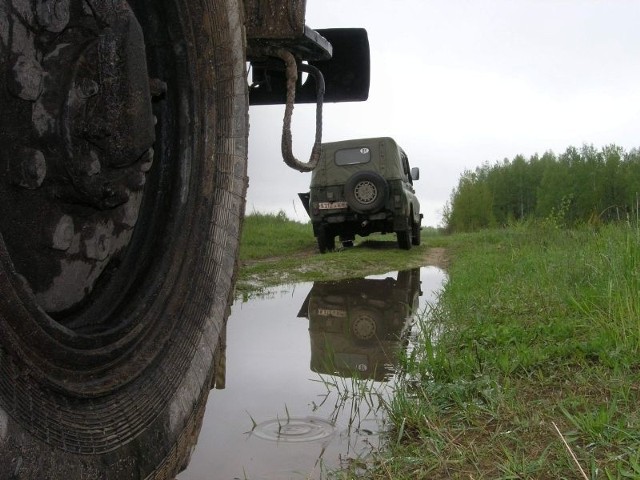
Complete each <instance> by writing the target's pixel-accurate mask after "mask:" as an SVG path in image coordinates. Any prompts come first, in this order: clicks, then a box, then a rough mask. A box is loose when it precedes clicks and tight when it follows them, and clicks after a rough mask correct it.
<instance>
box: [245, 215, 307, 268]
mask: <svg viewBox="0 0 640 480" xmlns="http://www.w3.org/2000/svg"><path fill="white" fill-rule="evenodd" d="M314 245H315V239H314V236H313V229H312V227H311V224H310V223H300V222H296V221H294V220H291V219H289V218H287V216H286V215H285V214H284V212H280V213H277V214H271V213H253V214H251V215H247V216H246V217H245V219H244V225H243V228H242V241H241V244H240V261H241V262H242V261H247V260H257V259H264V258H270V257H273V256H274V255H277V256H286V255H290V254H294V253H297V252H300V251H304V250H309V249H312V248H313V247H314Z"/></svg>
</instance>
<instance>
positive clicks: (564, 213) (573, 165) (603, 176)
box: [443, 145, 640, 232]
mask: <svg viewBox="0 0 640 480" xmlns="http://www.w3.org/2000/svg"><path fill="white" fill-rule="evenodd" d="M639 197H640V150H639V149H637V148H634V149H632V150H631V151H629V152H626V151H625V150H624V149H623V148H621V147H619V146H616V145H608V146H606V147H603V148H601V149H596V148H595V147H594V146H593V145H583V146H582V148H580V149H577V148H575V147H569V148H567V150H566V151H565V152H564V153H562V154H561V155H559V156H556V155H555V154H554V153H553V152H552V151H547V152H545V153H544V155H542V156H539V155H538V154H535V155H533V156H531V157H530V158H529V159H526V158H525V157H524V156H522V155H517V156H516V157H514V158H513V159H512V160H509V159H507V158H505V159H504V160H503V161H502V162H496V163H494V164H493V165H490V164H488V163H485V164H483V165H482V166H480V167H478V168H476V169H475V170H474V171H470V170H466V171H465V172H464V173H463V174H462V175H461V177H460V180H459V181H458V186H457V188H455V189H454V190H453V192H452V193H451V197H450V200H449V202H448V203H447V204H446V205H445V208H444V211H443V223H444V226H445V229H446V230H447V231H449V232H465V231H474V230H478V229H481V228H488V227H496V226H501V225H507V224H509V223H512V222H514V221H526V220H532V219H544V220H548V221H552V222H554V223H556V224H562V225H566V226H571V225H576V224H580V223H587V222H596V223H597V222H610V221H615V220H622V219H627V218H629V217H632V218H636V216H637V214H638V206H639Z"/></svg>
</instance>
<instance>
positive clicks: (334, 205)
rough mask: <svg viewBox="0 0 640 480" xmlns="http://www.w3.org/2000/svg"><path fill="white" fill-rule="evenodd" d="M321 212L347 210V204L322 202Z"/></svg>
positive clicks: (319, 205) (320, 204) (320, 205)
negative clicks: (338, 209)
mask: <svg viewBox="0 0 640 480" xmlns="http://www.w3.org/2000/svg"><path fill="white" fill-rule="evenodd" d="M318 207H319V208H320V210H335V209H337V208H347V202H320V203H319V204H318Z"/></svg>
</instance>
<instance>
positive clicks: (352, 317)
mask: <svg viewBox="0 0 640 480" xmlns="http://www.w3.org/2000/svg"><path fill="white" fill-rule="evenodd" d="M444 281H445V273H444V271H443V270H441V269H438V268H435V267H423V268H421V269H414V270H410V271H405V272H393V273H389V274H386V275H379V276H372V277H367V278H364V279H356V280H351V281H348V282H316V283H313V284H312V283H302V284H296V285H292V286H285V287H277V288H274V289H270V290H268V291H267V292H265V294H264V295H262V296H260V297H259V298H253V299H251V300H249V301H245V302H243V301H237V302H236V303H235V304H234V305H233V307H232V312H231V316H230V318H229V322H228V325H227V332H226V340H227V347H226V368H225V371H224V372H221V374H220V375H219V380H218V382H217V383H218V386H223V387H224V388H223V389H221V390H215V391H212V392H211V394H210V395H209V399H208V403H207V407H206V412H205V416H204V420H203V425H202V430H201V432H200V436H199V438H198V443H197V445H196V446H195V448H194V450H193V453H192V457H191V461H190V463H189V466H188V467H187V469H186V470H185V471H184V472H182V473H181V474H180V475H179V476H178V480H205V479H206V480H218V479H222V480H231V479H249V480H254V479H260V480H268V479H278V480H283V479H287V480H288V479H323V478H327V474H328V472H329V471H330V470H334V469H336V468H339V467H341V466H345V465H346V464H348V463H349V462H353V461H363V462H364V461H366V459H367V457H368V456H370V455H371V453H372V452H374V451H376V450H377V449H379V448H380V447H381V446H382V442H383V435H381V434H383V433H384V431H385V429H387V428H388V425H387V421H386V419H385V418H384V412H383V409H382V408H381V403H382V402H383V401H384V399H388V398H390V395H391V392H392V389H393V382H394V371H395V368H396V367H395V365H394V360H395V358H397V357H396V355H397V353H398V350H399V349H403V348H406V345H407V341H408V338H409V335H410V334H411V329H412V328H416V327H415V324H414V323H413V322H412V319H413V318H414V314H415V313H419V312H421V311H423V310H424V308H425V306H426V304H427V302H433V300H434V298H435V295H436V293H437V291H438V290H439V289H440V288H441V286H442V285H443V283H444Z"/></svg>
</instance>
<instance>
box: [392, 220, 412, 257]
mask: <svg viewBox="0 0 640 480" xmlns="http://www.w3.org/2000/svg"><path fill="white" fill-rule="evenodd" d="M410 222H411V220H409V219H408V218H407V219H405V224H406V227H405V228H403V229H401V230H398V231H396V236H397V237H398V247H400V248H401V249H403V250H411V243H412V242H411V239H412V231H413V229H412V227H411V226H410Z"/></svg>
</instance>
